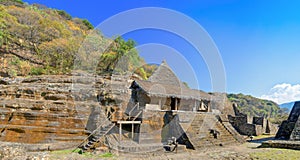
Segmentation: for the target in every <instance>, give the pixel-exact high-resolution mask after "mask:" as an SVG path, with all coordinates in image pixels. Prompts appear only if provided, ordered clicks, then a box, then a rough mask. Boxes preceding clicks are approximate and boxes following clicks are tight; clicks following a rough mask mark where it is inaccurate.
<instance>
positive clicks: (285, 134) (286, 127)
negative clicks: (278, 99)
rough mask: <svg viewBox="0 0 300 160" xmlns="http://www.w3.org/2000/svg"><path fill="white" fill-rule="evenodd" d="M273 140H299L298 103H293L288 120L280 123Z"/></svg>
mask: <svg viewBox="0 0 300 160" xmlns="http://www.w3.org/2000/svg"><path fill="white" fill-rule="evenodd" d="M275 138H278V139H286V140H296V141H299V140H300V101H298V102H295V104H294V107H293V109H292V111H291V113H290V115H289V118H288V119H287V120H285V121H283V122H282V124H281V126H280V128H279V130H278V132H277V134H276V137H275Z"/></svg>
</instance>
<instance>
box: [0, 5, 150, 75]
mask: <svg viewBox="0 0 300 160" xmlns="http://www.w3.org/2000/svg"><path fill="white" fill-rule="evenodd" d="M93 29H94V27H93V25H92V24H91V23H90V22H89V21H88V20H86V19H79V18H73V17H72V16H71V15H69V14H68V13H66V12H65V11H62V10H56V9H50V8H47V7H46V6H43V5H40V4H33V5H28V4H26V3H23V2H22V1H21V0H0V53H1V55H0V62H1V63H2V64H3V65H2V66H0V74H1V75H2V76H3V75H7V76H16V75H20V76H26V75H36V74H67V73H70V72H71V71H72V70H73V69H83V70H93V72H95V70H96V69H97V73H99V74H101V73H104V72H105V73H107V72H111V71H130V72H134V71H136V73H137V74H139V75H140V76H141V77H143V78H145V79H146V78H147V77H148V76H149V73H150V72H153V69H155V66H148V65H144V64H145V62H144V60H143V59H142V58H141V57H140V56H139V54H138V52H137V50H136V49H135V48H134V47H135V45H136V44H135V42H134V41H133V40H128V41H125V40H124V39H123V38H121V37H117V38H116V39H115V40H112V39H108V38H105V37H104V36H103V35H102V34H101V32H100V31H98V30H93ZM82 43H84V44H85V46H84V47H82ZM78 57H79V58H80V61H81V62H78V61H76V58H78ZM90 60H93V61H95V60H97V61H96V62H97V64H95V63H91V62H90ZM120 64H122V65H121V66H122V67H121V68H122V70H118V69H116V67H117V66H118V65H119V66H120ZM140 66H143V67H140ZM76 67H77V68H76ZM119 68H120V67H119Z"/></svg>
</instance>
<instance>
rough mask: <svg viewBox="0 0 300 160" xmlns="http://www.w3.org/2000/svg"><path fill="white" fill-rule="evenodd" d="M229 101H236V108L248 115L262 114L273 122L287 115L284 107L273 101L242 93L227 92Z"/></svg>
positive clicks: (279, 121) (283, 118)
mask: <svg viewBox="0 0 300 160" xmlns="http://www.w3.org/2000/svg"><path fill="white" fill-rule="evenodd" d="M227 97H228V99H229V101H231V102H232V103H237V105H238V109H239V110H240V111H241V112H242V113H244V114H247V115H249V116H264V117H267V118H270V120H271V121H272V122H274V123H278V124H279V123H281V121H282V120H285V119H286V118H287V116H288V112H287V111H286V110H285V109H281V108H280V107H279V105H278V104H276V103H275V102H273V101H269V100H264V99H259V98H255V97H252V96H250V95H244V94H241V93H240V94H227Z"/></svg>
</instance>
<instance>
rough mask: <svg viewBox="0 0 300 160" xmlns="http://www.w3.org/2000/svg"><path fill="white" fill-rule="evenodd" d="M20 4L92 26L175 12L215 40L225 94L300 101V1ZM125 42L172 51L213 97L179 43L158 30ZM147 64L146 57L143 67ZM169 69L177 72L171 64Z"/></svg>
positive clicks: (206, 78) (190, 51)
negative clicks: (137, 12)
mask: <svg viewBox="0 0 300 160" xmlns="http://www.w3.org/2000/svg"><path fill="white" fill-rule="evenodd" d="M24 1H26V2H29V3H30V4H31V3H40V4H44V5H46V6H48V7H51V8H57V9H62V10H65V11H67V12H68V13H70V14H71V15H72V16H73V17H79V18H86V19H88V20H89V21H90V22H91V23H92V24H93V25H95V26H97V25H98V24H100V23H101V22H102V21H104V20H105V19H107V18H109V17H111V16H113V15H115V14H117V13H119V12H122V11H126V10H128V9H134V8H137V7H163V8H169V9H172V10H176V11H178V12H181V13H183V14H185V15H187V16H189V17H191V18H192V19H194V20H195V21H197V22H198V23H199V24H200V25H201V26H202V27H203V28H204V29H205V30H206V31H207V32H208V33H209V35H210V36H211V37H212V39H213V40H214V42H215V44H216V45H217V47H218V49H219V52H220V54H221V56H222V59H223V63H224V66H225V70H226V77H227V81H226V83H227V84H226V86H227V92H229V93H244V94H250V95H253V96H256V97H261V96H262V97H264V98H267V99H272V100H274V101H277V102H278V103H283V102H286V101H292V100H296V99H300V91H299V89H298V88H299V87H298V85H297V84H298V83H300V76H299V71H300V64H299V59H300V54H299V53H300V45H299V42H300V10H299V8H300V1H288V2H289V3H287V1H268V0H266V1H259V0H253V1H235V0H225V1H217V0H207V1H202V0H197V1H196V0H192V1H165V0H155V1H146V0H130V1H129V0H128V1H116V0H111V1H96V0H95V1H92V0H85V1H82V0H72V1H64V0H24ZM125 38H132V39H134V40H136V41H137V43H138V45H143V44H146V43H159V44H163V45H166V46H170V47H172V48H174V49H176V50H177V51H179V52H180V53H182V54H183V56H184V57H185V58H186V59H187V60H188V61H189V62H190V63H191V65H192V67H193V69H194V70H195V73H196V74H197V77H196V78H197V79H198V81H199V83H198V85H199V88H200V89H202V90H205V91H211V82H210V81H211V79H210V75H209V71H208V69H207V66H206V64H205V63H204V61H203V59H202V58H201V56H195V55H196V54H194V53H195V52H196V51H195V49H194V48H193V47H191V46H190V45H189V44H188V43H187V42H186V41H184V40H182V39H181V38H180V37H178V36H176V35H174V34H171V33H166V32H161V31H159V30H140V31H135V32H132V33H128V34H126V35H125ZM170 39H171V40H170ZM155 54H158V53H155ZM141 55H143V54H142V53H141ZM148 55H149V54H148ZM158 56H159V55H158ZM150 58H151V57H150V56H149V57H148V58H147V55H145V59H146V61H147V60H148V59H150ZM170 61H171V60H170ZM170 66H171V67H175V65H174V64H173V63H171V64H170ZM176 73H177V74H179V77H180V78H181V79H183V81H189V78H188V76H187V75H185V71H180V69H176ZM190 83H191V84H192V86H193V87H195V86H196V85H195V84H194V82H192V81H191V82H190ZM287 86H288V87H287ZM287 93H289V94H287ZM291 94H292V95H293V96H292V97H294V98H293V99H290V97H291V96H290V95H291ZM283 96H285V98H283ZM279 97H281V99H280V100H279ZM282 98H283V100H282Z"/></svg>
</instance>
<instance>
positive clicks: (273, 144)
mask: <svg viewBox="0 0 300 160" xmlns="http://www.w3.org/2000/svg"><path fill="white" fill-rule="evenodd" d="M260 147H261V148H285V149H295V150H300V141H285V140H271V141H267V142H263V143H262V144H261V146H260Z"/></svg>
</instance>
